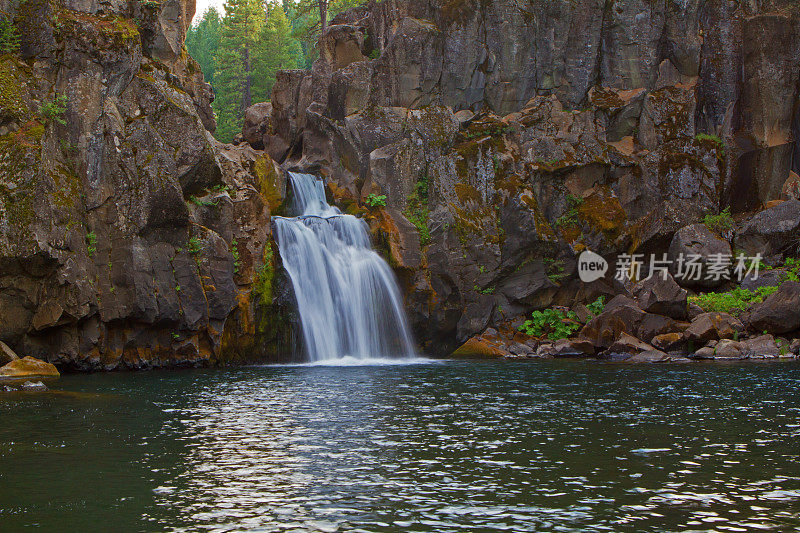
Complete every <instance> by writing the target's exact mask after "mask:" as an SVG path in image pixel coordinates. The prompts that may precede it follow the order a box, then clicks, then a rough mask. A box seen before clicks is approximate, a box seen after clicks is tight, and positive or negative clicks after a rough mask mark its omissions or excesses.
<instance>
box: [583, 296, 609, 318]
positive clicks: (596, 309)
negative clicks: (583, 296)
mask: <svg viewBox="0 0 800 533" xmlns="http://www.w3.org/2000/svg"><path fill="white" fill-rule="evenodd" d="M605 307H606V297H605V296H600V297H599V298H598V299H597V300H595V301H593V302H592V303H590V304H589V305H587V306H586V308H587V309H589V311H590V312H591V313H592V314H593V315H594V316H597V315H599V314H600V313H602V312H603V309H605Z"/></svg>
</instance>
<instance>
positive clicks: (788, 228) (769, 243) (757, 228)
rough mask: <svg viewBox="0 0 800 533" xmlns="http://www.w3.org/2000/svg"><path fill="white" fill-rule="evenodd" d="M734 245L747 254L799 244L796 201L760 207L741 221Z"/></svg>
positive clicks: (798, 204) (799, 208) (769, 252)
mask: <svg viewBox="0 0 800 533" xmlns="http://www.w3.org/2000/svg"><path fill="white" fill-rule="evenodd" d="M734 243H735V245H736V248H738V249H741V250H744V251H745V252H746V253H747V254H748V255H755V254H756V253H760V254H761V255H763V256H764V257H769V256H773V255H777V254H783V253H786V252H789V251H790V250H792V247H794V251H795V252H797V251H798V246H800V201H798V200H788V201H786V202H781V203H780V204H778V205H775V206H772V207H770V208H769V209H764V210H763V211H761V212H760V213H757V214H756V215H754V216H753V217H752V218H750V219H748V220H746V221H745V222H743V223H742V224H741V226H740V228H739V231H737V232H736V237H735V238H734Z"/></svg>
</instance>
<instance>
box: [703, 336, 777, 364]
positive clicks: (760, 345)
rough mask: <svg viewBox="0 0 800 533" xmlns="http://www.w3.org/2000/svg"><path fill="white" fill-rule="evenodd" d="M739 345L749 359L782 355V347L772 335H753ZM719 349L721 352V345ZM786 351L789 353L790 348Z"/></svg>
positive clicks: (743, 354) (744, 355)
mask: <svg viewBox="0 0 800 533" xmlns="http://www.w3.org/2000/svg"><path fill="white" fill-rule="evenodd" d="M720 344H722V342H720ZM739 346H740V348H741V354H742V357H746V358H748V359H771V358H774V357H779V356H780V355H781V349H780V347H779V346H778V344H777V343H776V342H775V338H774V337H773V336H772V335H760V336H758V337H753V338H750V339H747V340H744V341H742V342H740V343H739ZM717 351H718V352H719V347H718V348H717ZM786 352H787V353H788V350H786Z"/></svg>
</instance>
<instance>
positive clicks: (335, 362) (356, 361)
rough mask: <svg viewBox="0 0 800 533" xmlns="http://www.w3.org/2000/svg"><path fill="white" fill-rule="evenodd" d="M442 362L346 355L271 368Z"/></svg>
mask: <svg viewBox="0 0 800 533" xmlns="http://www.w3.org/2000/svg"><path fill="white" fill-rule="evenodd" d="M441 362H442V360H438V359H427V358H425V357H403V358H395V357H368V358H364V357H353V356H350V355H345V356H344V357H337V358H332V359H322V360H320V361H313V362H309V363H275V364H269V365H259V366H269V367H313V366H327V367H331V366H337V367H338V366H346V367H359V366H408V365H431V364H437V363H441Z"/></svg>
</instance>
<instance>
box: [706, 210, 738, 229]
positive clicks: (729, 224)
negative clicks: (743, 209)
mask: <svg viewBox="0 0 800 533" xmlns="http://www.w3.org/2000/svg"><path fill="white" fill-rule="evenodd" d="M703 224H705V225H706V227H707V228H708V229H710V230H711V231H713V232H715V233H719V234H720V235H724V234H725V233H728V232H730V231H731V230H732V229H733V217H732V216H731V208H730V207H726V208H725V209H724V210H723V211H722V212H721V213H719V214H718V215H713V214H708V215H706V216H705V217H704V218H703Z"/></svg>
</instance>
